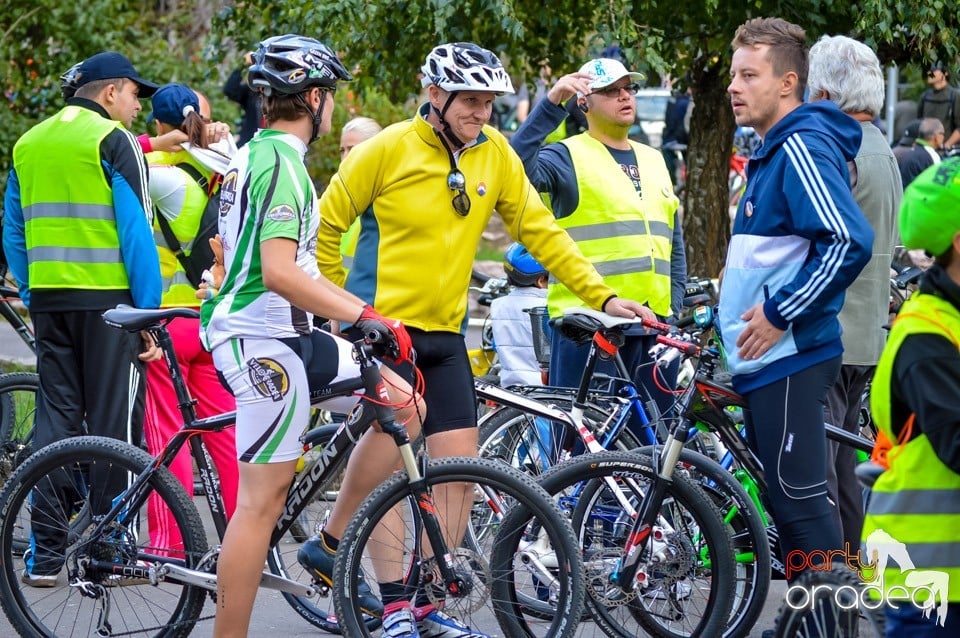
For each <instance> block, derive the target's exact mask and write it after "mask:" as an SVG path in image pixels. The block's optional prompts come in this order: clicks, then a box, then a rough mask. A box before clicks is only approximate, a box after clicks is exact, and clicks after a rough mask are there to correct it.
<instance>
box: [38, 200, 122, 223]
mask: <svg viewBox="0 0 960 638" xmlns="http://www.w3.org/2000/svg"><path fill="white" fill-rule="evenodd" d="M45 217H71V218H73V219H106V220H113V219H115V216H114V214H113V206H112V205H110V206H104V205H102V204H62V203H61V204H31V205H30V206H27V207H26V208H24V209H23V221H24V223H26V222H28V221H31V220H34V219H42V218H45Z"/></svg>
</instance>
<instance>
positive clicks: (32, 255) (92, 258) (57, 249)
mask: <svg viewBox="0 0 960 638" xmlns="http://www.w3.org/2000/svg"><path fill="white" fill-rule="evenodd" d="M27 259H29V260H30V261H31V262H37V261H69V262H73V263H82V264H122V263H123V258H122V257H121V256H120V249H119V248H66V247H64V246H35V247H33V248H31V249H29V250H28V251H27Z"/></svg>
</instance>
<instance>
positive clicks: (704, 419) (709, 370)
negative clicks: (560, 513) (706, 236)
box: [476, 306, 873, 636]
mask: <svg viewBox="0 0 960 638" xmlns="http://www.w3.org/2000/svg"><path fill="white" fill-rule="evenodd" d="M691 317H692V318H693V320H694V322H695V323H696V325H697V326H699V327H700V328H702V329H709V327H710V326H711V325H712V321H713V314H712V310H711V309H710V308H709V307H708V306H701V307H700V308H698V311H697V312H694V313H693V314H692V315H691ZM638 322H640V320H624V319H619V318H616V317H610V316H608V315H604V314H603V313H597V312H595V311H592V310H588V309H571V310H570V311H568V314H567V315H565V316H564V317H562V318H561V319H560V320H559V321H558V322H556V324H555V329H559V330H563V331H564V332H565V334H567V336H569V337H570V338H572V339H574V340H575V341H577V342H579V343H584V344H587V343H589V344H591V346H590V347H591V353H590V354H589V355H588V358H587V364H586V367H585V370H584V374H583V376H582V379H581V385H580V388H579V389H578V390H577V393H578V394H577V395H576V396H573V395H571V391H570V390H563V389H559V388H533V387H530V388H522V389H517V388H513V389H512V390H513V392H507V391H505V390H501V389H499V388H492V387H490V386H487V385H485V384H482V383H478V384H476V387H477V394H478V396H480V397H482V398H484V399H486V400H487V401H488V402H493V403H498V404H500V405H502V406H504V407H503V408H501V409H500V410H497V411H494V412H493V413H491V414H490V415H489V416H488V417H486V418H485V419H484V420H483V421H481V439H480V440H481V455H483V456H488V457H496V458H500V459H503V460H505V461H507V462H508V463H511V464H512V465H514V466H515V467H518V468H521V469H524V470H525V471H528V472H530V473H533V474H535V475H540V474H542V473H543V472H544V471H546V469H547V468H548V467H550V466H551V465H553V464H555V463H557V462H558V460H560V459H563V458H566V457H567V456H569V455H571V454H573V453H575V452H576V450H578V449H587V450H589V451H594V450H597V449H604V448H605V449H632V448H634V447H636V446H638V445H645V446H658V445H660V441H663V445H662V446H660V447H653V448H648V449H647V452H646V453H647V454H657V455H660V456H661V462H662V463H663V465H664V466H666V465H667V464H668V463H670V459H669V458H668V448H670V447H677V448H679V449H682V448H683V447H685V446H694V448H695V449H698V450H700V451H702V452H704V453H705V454H706V455H708V456H715V457H716V458H717V459H718V460H719V462H720V464H721V466H722V468H721V469H725V470H727V471H728V472H731V473H732V474H731V476H732V477H734V479H735V481H736V482H737V483H739V484H740V485H741V487H742V489H743V492H739V493H738V491H737V490H733V489H731V487H730V484H729V481H728V477H721V476H719V475H718V472H717V469H716V466H715V465H714V466H713V467H711V466H709V465H708V464H705V463H703V462H701V461H698V458H699V459H702V457H691V458H690V459H688V460H686V461H683V462H681V466H682V467H683V468H684V470H683V471H685V472H688V473H690V475H691V476H693V477H695V478H697V479H698V480H700V482H701V483H702V484H703V486H704V487H705V489H706V490H707V492H708V493H709V494H710V495H711V498H713V499H714V501H715V503H716V505H717V506H718V507H719V508H720V509H721V511H723V512H724V515H725V516H726V517H730V516H733V517H734V518H731V519H730V523H731V524H732V525H734V526H735V527H734V529H735V530H737V531H736V534H737V536H736V539H735V549H736V557H737V562H738V572H737V580H738V592H739V593H738V598H737V600H736V601H735V604H734V608H733V614H732V617H731V621H730V624H729V626H728V627H727V630H726V632H725V635H726V636H737V635H745V633H746V632H748V631H749V629H750V628H751V627H752V626H753V623H754V622H755V621H756V618H757V616H758V615H759V613H760V611H761V610H762V607H763V603H764V600H765V597H766V592H767V590H768V587H769V574H770V568H771V566H772V567H773V569H774V570H775V571H776V572H777V573H778V574H781V575H782V574H783V573H784V571H785V568H784V566H783V564H782V561H781V560H780V558H779V537H778V535H777V532H776V527H775V526H774V525H773V521H772V520H771V518H770V516H769V514H768V513H767V511H766V509H765V506H764V504H763V498H762V495H763V494H764V493H765V491H766V482H765V479H764V475H763V471H762V467H761V466H760V463H759V461H758V460H757V459H756V457H755V456H754V455H753V453H752V451H751V450H750V449H749V447H748V446H747V444H746V440H745V439H744V434H743V423H742V419H741V418H740V415H741V411H742V409H744V408H745V407H746V403H745V401H744V400H743V398H742V397H740V396H739V395H738V394H737V393H736V392H735V391H734V390H733V389H732V387H730V385H729V382H730V379H729V375H727V374H726V373H724V372H723V370H722V366H721V353H720V352H719V351H718V350H717V349H716V348H713V347H709V346H707V347H704V346H701V345H700V343H699V342H700V339H699V335H698V334H697V333H696V332H693V333H684V332H681V331H680V330H679V329H678V328H677V327H676V326H670V325H667V324H662V323H659V322H643V325H644V326H646V327H647V328H649V329H651V330H654V331H657V332H659V333H660V336H659V337H658V341H659V342H660V343H661V344H663V345H665V346H667V347H668V348H672V349H673V351H674V352H678V353H679V352H683V353H685V355H686V356H688V357H690V358H691V360H693V361H696V368H695V375H694V377H693V380H692V381H691V383H690V385H689V387H688V388H687V389H686V390H684V391H682V393H681V394H680V395H679V398H678V401H677V406H676V410H675V413H676V416H675V417H671V418H670V419H658V420H656V421H654V420H651V419H650V418H648V411H652V410H655V404H653V402H652V401H644V400H643V399H642V397H641V396H640V392H639V390H638V389H637V388H636V387H634V386H633V384H632V382H631V381H630V379H631V376H632V375H630V373H629V371H628V370H626V369H625V367H624V366H623V362H622V360H619V358H618V357H617V356H616V355H615V354H613V355H611V356H612V357H613V360H614V361H615V362H616V364H617V368H618V370H619V372H618V375H617V378H616V379H615V380H614V381H615V382H616V383H617V384H618V385H619V386H620V388H619V390H618V391H616V394H615V395H611V394H610V393H604V392H597V391H588V390H587V388H588V387H589V385H588V384H590V383H591V379H592V378H593V376H594V375H593V370H594V368H595V365H596V359H598V358H599V357H600V354H601V353H602V352H603V351H604V350H603V349H604V348H606V349H607V350H611V351H612V350H615V348H611V344H616V343H618V342H622V339H623V331H624V330H625V329H626V328H628V327H630V326H631V325H634V324H636V323H638ZM520 397H522V400H520ZM538 404H539V405H538ZM645 406H647V407H645ZM631 415H633V416H634V417H635V418H636V419H638V420H639V422H640V423H641V424H642V427H641V428H640V429H639V430H638V431H635V432H634V431H631V430H629V429H627V428H626V424H627V421H628V420H629V419H630V417H631ZM826 432H827V436H828V437H829V438H831V439H833V440H836V441H838V442H840V443H841V444H844V445H851V446H853V447H854V448H856V449H858V450H861V451H866V452H869V451H870V450H871V449H872V445H873V442H872V441H870V440H869V439H865V438H863V437H858V436H856V435H854V434H850V433H848V432H845V431H843V430H842V429H839V428H836V427H834V426H831V425H827V426H826ZM676 441H679V443H678V444H677V445H676V446H674V445H671V443H672V442H676ZM669 454H670V456H672V455H673V454H675V452H670V453H669ZM680 454H683V453H682V452H681V453H680ZM679 458H680V457H679V456H678V457H677V458H675V459H673V461H672V463H673V464H675V463H676V462H677V460H678V459H679ZM744 492H745V493H746V494H747V495H748V496H749V501H750V502H751V506H748V507H747V506H745V504H743V503H738V500H740V501H742V497H743V493H744Z"/></svg>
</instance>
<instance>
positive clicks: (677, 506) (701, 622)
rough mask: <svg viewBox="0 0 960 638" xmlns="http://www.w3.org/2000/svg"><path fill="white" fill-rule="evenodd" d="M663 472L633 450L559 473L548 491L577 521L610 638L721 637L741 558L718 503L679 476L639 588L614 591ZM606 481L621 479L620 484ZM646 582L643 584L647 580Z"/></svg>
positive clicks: (591, 605)
mask: <svg viewBox="0 0 960 638" xmlns="http://www.w3.org/2000/svg"><path fill="white" fill-rule="evenodd" d="M655 475H656V473H655V471H654V469H653V468H652V467H651V465H650V464H649V458H644V457H643V456H641V455H637V454H634V453H630V452H600V453H597V454H585V455H583V456H580V457H575V458H573V459H570V460H569V461H566V462H564V463H562V464H560V465H558V466H557V467H555V468H553V469H551V470H550V471H549V472H547V473H546V474H544V475H543V477H542V478H541V479H540V485H541V486H542V487H543V488H544V489H546V490H547V492H549V493H550V494H552V495H554V496H556V497H558V498H559V499H560V505H561V507H562V508H563V509H564V511H565V512H567V513H568V514H569V515H570V517H571V522H572V524H573V529H574V533H575V534H576V535H577V537H578V540H579V543H580V548H581V551H582V552H583V555H584V564H585V568H586V570H587V591H588V594H589V595H588V596H587V600H586V603H587V608H588V610H589V611H590V614H591V615H592V616H593V619H594V622H596V624H597V626H598V627H599V628H600V629H601V630H602V631H603V632H604V633H606V634H607V635H609V636H623V637H627V636H630V637H632V636H637V635H639V634H640V632H641V630H643V631H646V632H647V633H649V634H651V635H653V636H663V637H669V638H675V637H688V636H719V635H721V634H723V632H724V629H725V627H726V625H727V621H728V619H729V617H730V610H731V607H732V604H733V599H734V571H735V570H734V560H733V547H732V546H731V542H730V537H729V535H728V529H727V527H726V525H725V523H724V522H723V520H722V518H721V516H720V512H719V511H718V510H717V509H716V507H715V506H714V505H713V503H712V502H711V501H710V498H709V497H708V496H707V495H705V494H704V493H703V492H702V491H701V490H700V489H699V488H698V487H697V485H696V483H694V482H693V481H691V480H690V479H688V478H686V477H684V476H683V475H682V474H679V473H675V474H674V476H673V480H672V481H671V482H670V483H669V484H668V485H667V486H666V493H665V495H664V500H663V502H662V504H661V506H660V510H659V515H658V520H657V525H656V526H655V528H654V533H653V535H652V536H651V540H650V541H649V543H648V544H647V546H646V547H645V549H644V550H643V555H642V556H641V559H640V560H641V565H640V567H641V571H640V572H638V575H637V576H638V577H637V581H638V585H637V586H636V587H635V588H634V589H632V590H631V591H629V592H627V591H625V590H624V589H623V588H621V587H614V586H611V585H610V576H611V574H612V572H613V570H615V569H616V568H617V566H618V565H619V563H620V559H621V558H622V555H623V548H624V547H625V546H626V540H627V536H628V535H629V534H630V532H631V531H632V527H633V520H634V519H633V517H632V516H631V515H630V513H628V512H627V511H625V510H624V507H623V505H622V504H621V499H623V498H627V499H629V501H630V504H631V506H632V507H633V509H634V510H638V509H639V505H640V501H641V500H642V498H643V496H644V494H646V492H647V491H648V490H649V488H650V486H651V484H652V480H653V477H654V476H655ZM606 479H612V480H613V481H615V482H616V488H613V487H611V486H610V485H608V483H607V481H606ZM641 579H642V581H641Z"/></svg>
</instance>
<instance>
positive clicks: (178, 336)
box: [144, 318, 240, 548]
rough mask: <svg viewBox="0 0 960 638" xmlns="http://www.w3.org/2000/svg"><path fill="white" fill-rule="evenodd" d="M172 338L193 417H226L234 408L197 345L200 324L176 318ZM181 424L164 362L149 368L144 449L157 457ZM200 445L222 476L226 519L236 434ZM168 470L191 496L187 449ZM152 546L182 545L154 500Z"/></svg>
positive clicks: (233, 486) (231, 503)
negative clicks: (194, 403) (194, 405)
mask: <svg viewBox="0 0 960 638" xmlns="http://www.w3.org/2000/svg"><path fill="white" fill-rule="evenodd" d="M167 330H169V331H170V337H171V338H172V339H173V346H174V350H175V351H176V353H177V361H178V363H179V364H180V369H181V371H182V372H183V377H184V379H185V380H186V382H187V388H189V390H190V394H191V396H192V397H193V398H194V399H196V401H197V416H199V417H201V418H203V417H207V416H213V415H216V414H221V413H223V412H228V411H230V410H233V409H235V408H236V404H235V402H234V399H233V395H231V394H230V393H229V392H228V391H227V390H226V389H225V388H224V387H223V385H222V384H221V383H220V380H219V379H218V378H217V370H216V368H214V366H213V358H212V357H211V356H210V353H209V352H207V351H206V350H204V349H203V346H201V345H200V320H199V319H186V318H177V319H174V320H173V321H172V322H170V324H169V325H168V326H167ZM182 423H183V416H182V415H181V414H180V410H179V408H177V395H176V391H175V390H174V388H173V381H171V380H170V374H169V372H168V371H167V364H166V362H165V361H163V360H162V359H161V360H160V361H153V362H151V363H149V364H148V365H147V403H146V419H145V422H144V433H145V435H146V439H147V450H148V451H149V452H150V454H152V455H154V456H156V455H157V454H159V453H160V450H162V449H163V447H164V446H165V445H166V444H167V441H169V440H170V438H171V437H172V436H173V435H174V434H176V432H177V430H179V429H180V426H181V425H182ZM203 441H204V443H205V444H206V445H207V448H208V449H209V450H210V455H211V456H212V457H213V462H214V465H216V468H217V473H218V474H219V475H220V490H221V493H222V495H223V503H224V506H225V508H226V514H227V518H230V517H231V516H232V515H233V512H234V510H235V509H236V508H237V484H238V482H239V474H240V472H239V468H238V465H237V446H236V439H235V435H234V429H233V428H228V429H226V430H224V431H222V432H217V433H216V434H206V435H204V437H203ZM170 471H171V472H173V474H174V476H176V477H177V478H178V479H180V482H181V483H183V486H184V487H185V488H186V489H187V493H188V494H190V495H191V496H192V495H193V458H192V457H191V456H190V450H189V446H188V445H184V447H183V448H181V450H180V453H179V454H178V455H177V457H176V458H175V459H174V461H173V463H171V464H170ZM148 517H149V521H148V522H149V526H150V542H151V544H152V545H153V546H154V547H156V548H179V547H181V546H182V544H183V541H182V539H181V536H180V530H179V529H178V528H177V525H176V522H175V521H174V519H173V516H172V515H171V513H170V510H169V508H167V506H166V505H164V504H163V502H162V501H161V500H160V498H159V497H158V496H156V495H152V496H151V497H150V501H149V504H148Z"/></svg>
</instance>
